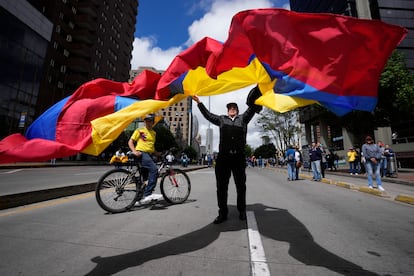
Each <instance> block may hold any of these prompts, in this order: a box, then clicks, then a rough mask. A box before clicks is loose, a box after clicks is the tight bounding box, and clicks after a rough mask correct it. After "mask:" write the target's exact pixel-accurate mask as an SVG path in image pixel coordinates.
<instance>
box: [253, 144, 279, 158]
mask: <svg viewBox="0 0 414 276" xmlns="http://www.w3.org/2000/svg"><path fill="white" fill-rule="evenodd" d="M275 152H276V147H275V145H273V144H267V145H261V146H260V147H258V148H257V149H255V151H254V156H256V157H259V156H261V157H263V158H270V157H274V156H275Z"/></svg>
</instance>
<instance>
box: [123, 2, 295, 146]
mask: <svg viewBox="0 0 414 276" xmlns="http://www.w3.org/2000/svg"><path fill="white" fill-rule="evenodd" d="M205 3H207V2H204V4H205ZM286 5H287V4H285V5H284V6H283V7H284V8H288V6H286ZM269 7H273V4H272V2H271V1H270V0H269V1H268V0H256V1H245V0H232V1H228V0H214V1H212V2H211V5H210V6H209V8H207V9H206V13H205V14H204V15H203V16H202V17H201V18H200V19H198V20H196V21H194V22H193V23H192V24H191V25H190V26H189V27H188V33H189V37H188V40H187V42H186V45H192V44H193V43H195V42H197V41H199V40H200V39H202V38H204V37H206V36H208V37H211V38H214V39H216V40H219V41H225V40H226V39H227V34H228V30H229V26H230V23H231V18H232V17H233V15H234V14H236V13H237V12H239V11H242V10H247V9H254V8H269ZM133 46H134V49H133V52H132V61H131V65H132V68H138V67H139V66H151V67H154V68H156V69H159V70H165V69H166V68H167V67H168V65H169V64H170V63H171V61H172V60H173V58H174V57H175V56H176V55H177V54H179V53H180V52H181V51H182V50H184V48H183V47H181V46H177V47H173V48H169V49H167V50H163V49H161V48H159V47H156V40H155V39H154V38H151V37H141V38H135V40H134V44H133ZM250 89H251V87H250V88H246V89H242V90H240V91H235V92H232V93H227V94H223V95H218V96H214V97H210V111H211V112H213V113H215V114H225V113H226V112H227V110H226V103H228V102H237V103H238V105H239V109H240V113H242V112H244V111H245V110H246V109H247V106H246V104H245V102H246V97H247V94H248V91H249V90H250ZM200 99H201V100H202V102H203V103H204V104H205V105H206V106H207V107H208V106H209V104H208V103H209V98H208V97H201V98H200ZM193 112H194V115H195V116H197V118H198V121H199V133H200V135H201V137H202V144H203V145H204V144H205V141H206V140H205V137H206V130H207V128H208V125H209V123H208V121H207V120H205V119H204V117H203V116H202V115H201V114H200V112H199V110H198V108H197V107H196V106H195V105H194V108H193ZM256 118H257V116H255V117H254V118H253V120H252V122H251V123H250V124H249V132H248V135H247V143H248V144H249V145H250V146H252V147H253V148H257V147H258V146H259V145H261V144H262V141H261V136H262V133H260V128H259V127H258V126H257V125H256V124H255V119H256ZM211 127H212V128H213V149H214V150H218V141H219V138H218V134H219V133H218V128H217V127H216V126H214V125H211Z"/></svg>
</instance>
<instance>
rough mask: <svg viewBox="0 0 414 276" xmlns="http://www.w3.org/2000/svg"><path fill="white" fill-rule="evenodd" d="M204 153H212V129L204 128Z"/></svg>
mask: <svg viewBox="0 0 414 276" xmlns="http://www.w3.org/2000/svg"><path fill="white" fill-rule="evenodd" d="M206 153H213V129H212V128H208V129H207V130H206Z"/></svg>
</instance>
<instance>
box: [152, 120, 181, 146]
mask: <svg viewBox="0 0 414 276" xmlns="http://www.w3.org/2000/svg"><path fill="white" fill-rule="evenodd" d="M154 130H155V132H156V133H157V140H156V141H155V149H156V150H157V151H160V152H163V151H166V150H169V149H171V148H177V147H178V145H177V142H176V141H175V138H174V136H173V135H172V133H171V131H170V130H169V129H168V128H167V127H166V126H165V125H164V124H160V123H158V124H156V125H155V126H154Z"/></svg>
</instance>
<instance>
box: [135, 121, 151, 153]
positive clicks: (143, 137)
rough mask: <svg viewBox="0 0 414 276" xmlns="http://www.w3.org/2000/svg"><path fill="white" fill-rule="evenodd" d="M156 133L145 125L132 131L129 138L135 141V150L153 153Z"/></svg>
mask: <svg viewBox="0 0 414 276" xmlns="http://www.w3.org/2000/svg"><path fill="white" fill-rule="evenodd" d="M156 135H157V133H156V132H155V131H154V130H153V129H151V130H149V129H147V128H146V127H142V128H138V129H136V130H135V131H134V133H132V136H131V139H132V140H133V141H135V142H137V144H136V146H135V149H136V150H137V151H142V152H147V153H153V152H154V151H155V139H156Z"/></svg>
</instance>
